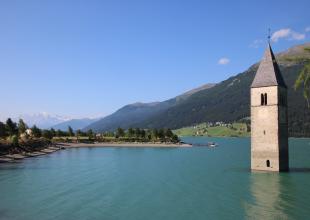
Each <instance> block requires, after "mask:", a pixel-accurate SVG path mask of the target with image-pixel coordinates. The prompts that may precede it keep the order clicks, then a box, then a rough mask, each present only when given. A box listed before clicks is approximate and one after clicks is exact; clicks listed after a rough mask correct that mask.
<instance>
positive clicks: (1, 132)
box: [0, 121, 6, 138]
mask: <svg viewBox="0 0 310 220" xmlns="http://www.w3.org/2000/svg"><path fill="white" fill-rule="evenodd" d="M3 137H6V130H5V124H4V123H2V122H1V121H0V138H3Z"/></svg>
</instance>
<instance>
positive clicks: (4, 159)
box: [0, 142, 192, 163]
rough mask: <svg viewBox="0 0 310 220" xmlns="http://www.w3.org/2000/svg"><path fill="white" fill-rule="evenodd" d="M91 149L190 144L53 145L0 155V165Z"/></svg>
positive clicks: (184, 146) (187, 145)
mask: <svg viewBox="0 0 310 220" xmlns="http://www.w3.org/2000/svg"><path fill="white" fill-rule="evenodd" d="M92 147H124V148H126V147H127V148H139V147H141V148H186V147H192V145H190V144H183V143H178V144H174V143H132V142H130V143H125V142H124V143H93V144H90V143H55V145H54V146H50V147H46V148H44V149H41V150H39V151H33V152H23V153H16V154H4V155H0V163H16V162H19V161H21V160H23V159H26V158H29V157H38V156H42V155H48V154H51V153H54V152H56V151H59V150H64V149H70V148H92Z"/></svg>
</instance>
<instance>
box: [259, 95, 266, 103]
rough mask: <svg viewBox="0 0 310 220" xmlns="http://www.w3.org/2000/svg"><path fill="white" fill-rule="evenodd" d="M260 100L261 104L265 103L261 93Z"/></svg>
mask: <svg viewBox="0 0 310 220" xmlns="http://www.w3.org/2000/svg"><path fill="white" fill-rule="evenodd" d="M260 102H261V105H264V103H265V101H264V95H263V94H261V95H260Z"/></svg>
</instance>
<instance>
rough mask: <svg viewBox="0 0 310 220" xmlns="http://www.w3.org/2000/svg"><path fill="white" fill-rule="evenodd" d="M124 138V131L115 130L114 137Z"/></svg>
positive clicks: (120, 129)
mask: <svg viewBox="0 0 310 220" xmlns="http://www.w3.org/2000/svg"><path fill="white" fill-rule="evenodd" d="M124 136H125V132H124V129H122V128H117V131H116V137H124Z"/></svg>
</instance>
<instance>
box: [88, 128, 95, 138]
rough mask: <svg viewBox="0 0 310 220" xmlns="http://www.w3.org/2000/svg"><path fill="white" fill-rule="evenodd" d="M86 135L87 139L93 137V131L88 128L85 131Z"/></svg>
mask: <svg viewBox="0 0 310 220" xmlns="http://www.w3.org/2000/svg"><path fill="white" fill-rule="evenodd" d="M87 136H88V138H89V139H92V138H94V132H93V130H92V129H89V130H88V131H87Z"/></svg>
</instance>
